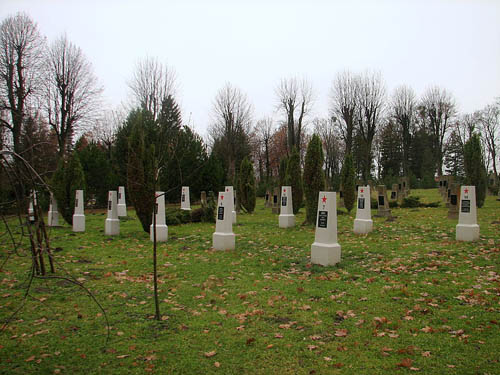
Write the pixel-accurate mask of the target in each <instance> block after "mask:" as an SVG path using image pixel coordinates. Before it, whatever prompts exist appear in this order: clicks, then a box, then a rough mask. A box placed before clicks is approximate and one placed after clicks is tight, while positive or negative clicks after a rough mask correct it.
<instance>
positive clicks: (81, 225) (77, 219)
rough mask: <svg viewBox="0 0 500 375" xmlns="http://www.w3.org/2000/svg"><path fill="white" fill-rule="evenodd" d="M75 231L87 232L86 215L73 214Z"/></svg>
mask: <svg viewBox="0 0 500 375" xmlns="http://www.w3.org/2000/svg"><path fill="white" fill-rule="evenodd" d="M73 232H85V215H80V214H74V215H73Z"/></svg>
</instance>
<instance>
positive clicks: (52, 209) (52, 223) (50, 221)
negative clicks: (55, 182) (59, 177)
mask: <svg viewBox="0 0 500 375" xmlns="http://www.w3.org/2000/svg"><path fill="white" fill-rule="evenodd" d="M47 225H48V226H49V227H58V226H59V212H58V211H57V201H56V199H55V198H54V194H52V193H50V205H49V212H48V216H47Z"/></svg>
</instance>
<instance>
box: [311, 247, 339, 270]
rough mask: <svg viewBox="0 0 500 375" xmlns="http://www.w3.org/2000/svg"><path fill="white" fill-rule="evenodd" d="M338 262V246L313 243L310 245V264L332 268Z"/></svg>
mask: <svg viewBox="0 0 500 375" xmlns="http://www.w3.org/2000/svg"><path fill="white" fill-rule="evenodd" d="M339 262H340V245H339V244H338V243H334V244H324V243H319V242H314V243H313V244H312V245H311V263H313V264H320V265H322V266H333V265H335V264H337V263H339Z"/></svg>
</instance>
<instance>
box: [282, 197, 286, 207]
mask: <svg viewBox="0 0 500 375" xmlns="http://www.w3.org/2000/svg"><path fill="white" fill-rule="evenodd" d="M286 198H287V197H281V205H282V206H286Z"/></svg>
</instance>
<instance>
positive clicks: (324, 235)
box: [311, 191, 340, 266]
mask: <svg viewBox="0 0 500 375" xmlns="http://www.w3.org/2000/svg"><path fill="white" fill-rule="evenodd" d="M336 200H337V193H336V192H332V191H328V192H325V191H320V192H319V197H318V214H317V219H316V234H315V236H314V243H313V244H312V246H311V263H313V264H320V265H322V266H333V265H334V264H336V263H338V262H340V245H339V244H338V242H337V202H336Z"/></svg>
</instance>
